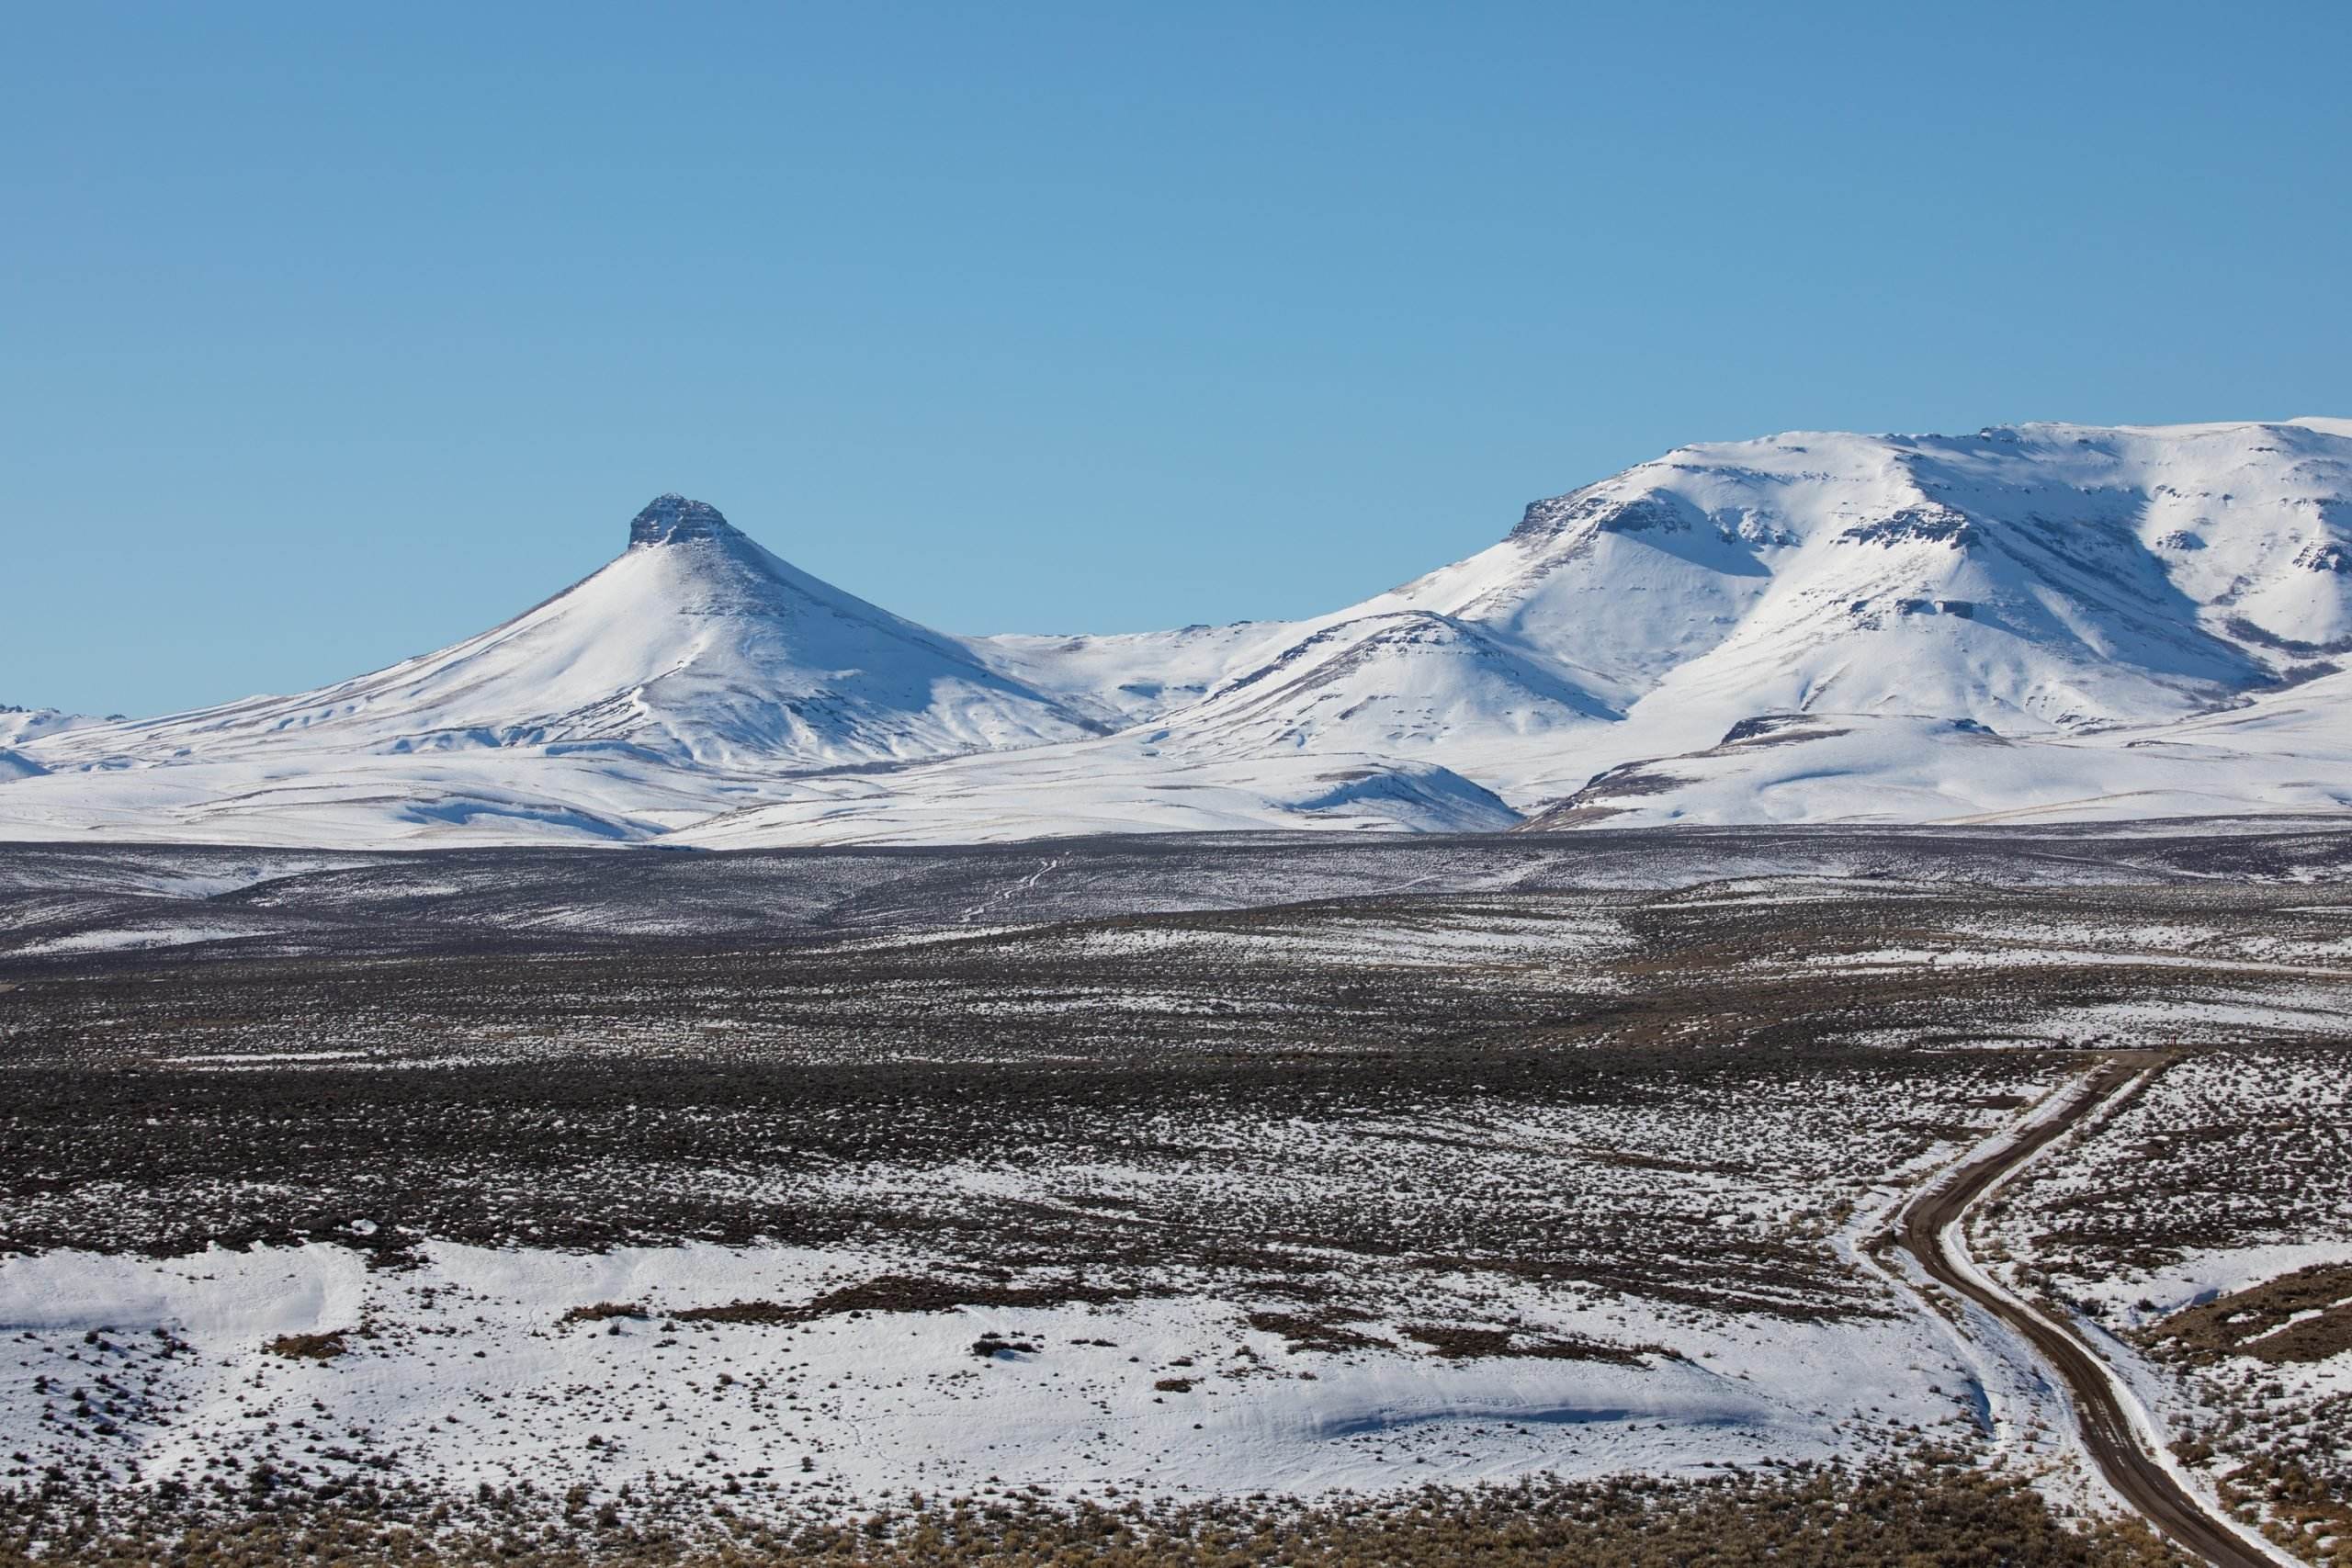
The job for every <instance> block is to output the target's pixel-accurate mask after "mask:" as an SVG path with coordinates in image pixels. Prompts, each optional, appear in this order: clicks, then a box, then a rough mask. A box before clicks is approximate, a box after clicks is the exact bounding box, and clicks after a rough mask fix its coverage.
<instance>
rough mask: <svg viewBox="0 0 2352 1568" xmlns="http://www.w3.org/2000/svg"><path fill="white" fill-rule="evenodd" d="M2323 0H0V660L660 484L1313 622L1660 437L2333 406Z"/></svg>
mask: <svg viewBox="0 0 2352 1568" xmlns="http://www.w3.org/2000/svg"><path fill="white" fill-rule="evenodd" d="M2348 66H2352V6H2343V5H2341V4H2331V5H2311V6H2298V5H2278V6H2265V7H2258V8H2255V9H2252V10H2241V11H2236V12H2225V11H2224V10H2222V8H2219V7H2214V6H2210V5H2197V6H2190V5H2179V6H2165V5H2136V6H2091V5H2077V6H2001V5H1975V6H1964V7H1948V6H1937V7H1928V6H1884V5H1873V6H1804V5H1795V6H1786V7H1768V6H1698V5H1685V6H1665V5H1661V6H1645V7H1634V6H1592V7H1589V8H1587V7H1577V6H1561V5H1556V4H1553V5H1542V6H1506V5H1465V6H1437V5H1413V6H1401V5H1400V6H1388V5H1382V4H1376V3H1369V0H1357V3H1353V4H1348V5H1331V6H1318V5H1305V4H1295V5H1282V4H1272V5H1250V6H1218V5H1213V4H1187V5H1183V6H1140V5H1137V6H1123V5H1111V4H1088V5H1072V6H1058V5H1012V4H1006V5H998V6H968V5H958V6H935V7H934V6H905V5H891V4H857V5H842V6H770V5H743V6H651V5H646V6H597V5H583V4H567V5H564V6H526V5H511V6H495V7H482V6H433V5H425V4H408V5H402V6H373V7H358V6H284V7H275V6H235V5H225V4H224V5H220V6H175V7H164V6H146V5H141V6H125V7H114V6H107V5H102V4H81V3H77V4H75V5H72V6H51V5H41V6H34V5H30V4H17V5H0V219H4V220H5V221H0V473H5V475H6V479H7V488H8V491H9V494H8V509H9V511H8V521H7V522H6V525H0V526H5V540H6V545H5V549H0V584H5V592H0V702H17V703H28V704H34V705H40V704H56V705H64V706H69V707H76V708H84V709H93V710H99V711H113V710H127V711H131V712H152V711H159V710H162V709H165V708H169V707H175V706H183V705H193V704H197V703H200V702H206V701H212V700H219V699H225V698H229V697H232V696H237V695H241V694H246V693H249V692H254V691H265V690H279V691H283V690H293V689H298V688H300V687H302V686H306V685H310V684H314V683H317V682H322V681H325V680H328V679H332V678H335V677H339V676H342V675H345V674H351V673H356V672H357V671H361V670H363V669H367V668H370V667H373V666H377V665H380V664H383V663H386V662H389V661H390V660H394V659H397V658H400V657H401V656H403V655H406V654H409V653H413V652H418V651H422V650H424V649H427V648H430V647H433V646H436V645H438V644H441V643H444V642H447V641H450V640H453V639H454V638H456V637H460V636H463V635H466V634H469V633H471V632H473V631H477V630H480V629H481V628H483V627H485V626H488V625H490V624H492V622H494V621H496V620H498V619H500V618H502V617H503V616H504V615H509V614H512V613H514V612H515V611H517V610H519V609H522V608H524V607H525V606H526V605H527V604H531V603H532V602H534V601H535V600H537V599H538V598H541V597H543V596H545V594H546V593H548V592H552V591H553V590H554V589H556V588H558V587H560V586H561V585H562V584H563V583H565V582H567V581H571V580H572V579H573V578H576V577H578V576H581V575H583V574H585V573H586V572H588V571H590V570H594V568H595V567H596V566H597V565H598V564H600V563H601V562H602V561H603V560H604V559H605V558H607V557H609V556H610V555H612V554H614V553H616V551H617V549H618V548H619V547H620V546H621V544H622V543H623V541H624V536H625V527H626V525H627V522H628V517H629V515H630V514H631V513H633V512H634V511H635V510H636V509H637V508H638V506H639V505H640V504H641V503H642V502H644V501H645V500H646V499H647V498H648V497H649V496H650V495H652V494H653V493H654V492H656V491H662V490H667V489H676V490H682V491H686V492H688V493H690V494H694V495H697V496H700V497H702V498H704V499H706V500H708V501H711V502H715V503H716V504H718V506H719V507H721V508H722V509H723V510H725V511H726V512H727V513H728V514H729V516H730V517H732V518H733V519H734V520H735V521H736V522H737V523H738V524H739V525H741V526H743V527H744V528H746V529H747V530H748V531H750V532H751V533H752V534H753V535H754V536H757V537H758V538H760V539H761V540H762V541H763V542H764V543H766V544H767V545H769V546H770V547H772V548H775V549H776V550H778V551H779V552H781V553H782V554H784V555H785V556H786V557H787V558H791V559H793V560H794V561H796V562H797V563H798V564H799V565H801V566H803V567H805V568H807V569H808V570H812V571H815V572H817V573H819V574H820V575H822V576H825V577H827V578H830V579H831V580H832V581H836V582H838V583H840V584H842V586H843V587H846V588H848V589H850V590H852V591H854V592H859V593H863V594H865V596H867V597H869V598H872V599H876V600H877V601H879V602H881V603H883V604H887V605H888V606H890V607H891V608H893V609H896V610H898V611H899V612H900V613H902V614H906V615H912V616H914V617H916V618H918V619H921V620H924V621H928V622H930V623H932V624H933V625H937V626H944V627H946V628H948V629H951V630H958V631H988V630H1004V629H1018V630H1036V631H1112V630H1131V629H1140V628H1144V627H1148V626H1161V625H1172V624H1180V623H1182V622H1186V621H1192V620H1229V619H1237V618H1241V617H1245V616H1266V615H1299V614H1304V613H1307V612H1310V611H1315V610H1319V609H1324V608H1328V607H1330V606H1333V605H1337V604H1342V603H1345V602H1347V601H1349V600H1351V599H1354V598H1356V597H1359V596H1361V595H1363V594H1365V593H1368V592H1374V591H1377V590H1379V589H1381V588H1383V587H1385V586H1388V585H1389V584H1391V583H1393V582H1396V581H1402V580H1404V579H1406V578H1408V577H1411V576H1413V575H1416V574H1417V573H1419V572H1420V571H1422V570H1426V569H1428V568H1430V567H1432V566H1435V565H1438V564H1440V563H1442V562H1443V561H1445V560H1448V559H1452V558H1456V557H1459V556H1461V555H1464V554H1466V553H1468V552H1470V551H1472V550H1474V549H1476V548H1479V547H1483V546H1485V545H1486V544H1487V543H1490V542H1491V541H1492V540H1493V539H1495V538H1497V537H1498V536H1500V535H1501V534H1502V532H1503V531H1504V530H1505V529H1506V528H1508V527H1509V525H1510V523H1511V522H1512V521H1513V520H1514V518H1515V517H1516V515H1517V513H1518V510H1519V508H1520V506H1521V504H1522V503H1523V502H1526V501H1527V500H1529V499H1530V498H1532V497H1535V496H1539V495H1544V494H1551V493H1555V492H1557V491H1564V490H1566V489H1570V488H1572V487H1574V486H1575V485H1577V484H1579V483H1582V482H1585V481H1587V480H1589V479H1596V478H1599V477H1600V476H1602V475H1605V474H1607V473H1610V472H1611V471H1614V470H1615V469H1617V468H1623V467H1624V466H1626V465H1627V464H1629V463H1633V462H1636V461H1639V460H1641V459H1643V458H1645V457H1652V456H1655V455H1657V453H1659V452H1662V451H1664V450H1666V449H1668V448H1669V447H1672V446H1678V445H1680V444H1682V443H1684V442H1687V441H1694V440H1704V439H1721V438H1735V437H1741V436H1747V435H1755V434H1765V433H1767V432H1770V431H1776V430H1781V429H1788V428H1804V427H1813V428H1822V427H1834V428H1860V429H1869V430H1937V429H1943V430H1951V429H1973V428H1974V427H1975V426H1977V425H1980V424H1983V423H1989V422H1996V421H2007V420H2018V419H2031V418H2066V419H2078V420H2085V421H2095V422H2155V421H2173V420H2194V419H2223V418H2240V417H2245V418H2282V417H2290V416H2293V415H2296V414H2303V413H2334V414H2346V413H2352V388H2347V384H2346V378H2347V374H2352V308H2347V304H2346V284H2345V279H2346V276H2352V216H2348V214H2352V197H2347V191H2352V182H2347V175H2352V107H2347V102H2352V95H2347V94H2346V92H2345V91H2344V82H2345V80H2346V72H2347V67H2348Z"/></svg>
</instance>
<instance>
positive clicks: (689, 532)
mask: <svg viewBox="0 0 2352 1568" xmlns="http://www.w3.org/2000/svg"><path fill="white" fill-rule="evenodd" d="M734 534H735V529H734V527H733V526H732V525H730V524H729V522H728V521H727V519H726V518H724V517H722V516H720V515H719V514H718V508H717V507H716V506H713V505H711V504H710V502H707V501H688V500H687V499H686V498H685V497H684V496H683V495H678V494H676V493H674V492H673V493H672V494H669V495H657V496H655V497H654V498H653V499H652V500H651V501H650V502H647V503H646V507H645V510H644V511H642V512H640V513H638V514H637V515H636V517H634V518H633V519H631V520H630V522H629V525H628V542H629V544H630V546H631V547H635V546H638V545H668V544H674V543H676V542H678V541H679V540H682V539H719V538H731V537H733V536H734Z"/></svg>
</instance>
